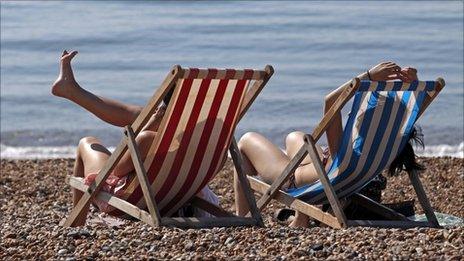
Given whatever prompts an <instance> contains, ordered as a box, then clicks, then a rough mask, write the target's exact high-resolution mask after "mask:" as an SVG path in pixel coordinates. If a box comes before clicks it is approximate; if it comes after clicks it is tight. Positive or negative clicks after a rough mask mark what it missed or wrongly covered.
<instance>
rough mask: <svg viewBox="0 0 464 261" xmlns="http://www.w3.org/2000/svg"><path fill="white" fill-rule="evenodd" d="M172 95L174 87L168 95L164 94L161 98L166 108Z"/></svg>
mask: <svg viewBox="0 0 464 261" xmlns="http://www.w3.org/2000/svg"><path fill="white" fill-rule="evenodd" d="M173 93H174V87H172V88H171V89H170V90H169V91H168V93H166V95H165V96H164V98H163V102H164V104H166V106H168V104H169V101H171V97H172V94H173Z"/></svg>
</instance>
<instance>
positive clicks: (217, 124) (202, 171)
mask: <svg viewBox="0 0 464 261" xmlns="http://www.w3.org/2000/svg"><path fill="white" fill-rule="evenodd" d="M218 72H219V73H218ZM261 72H262V71H253V70H243V71H236V70H232V69H227V70H221V71H218V70H217V69H197V68H190V69H185V73H184V74H183V75H182V77H180V78H179V79H178V80H177V82H176V86H175V89H174V93H173V95H172V98H171V102H170V103H169V105H168V107H167V108H166V113H165V116H164V118H163V121H162V122H161V125H160V128H159V130H158V133H159V136H158V137H157V138H156V139H155V142H154V143H153V144H152V146H151V147H150V149H149V152H148V155H147V157H146V159H145V162H144V166H145V168H146V170H147V175H148V181H149V184H151V187H152V188H153V191H154V193H155V194H156V196H155V198H156V203H157V206H158V208H159V210H160V214H161V215H162V216H170V215H172V214H173V213H174V212H175V211H176V210H178V209H179V208H180V207H181V206H182V205H184V204H185V203H186V202H187V201H188V200H190V199H191V198H192V197H193V196H194V195H195V194H197V193H198V192H199V191H200V190H201V189H202V188H203V187H204V186H205V185H206V184H207V183H208V182H209V181H210V180H211V179H212V178H213V177H214V175H215V174H216V173H217V172H218V171H219V168H220V167H221V163H222V160H223V159H224V156H225V155H226V152H227V149H228V148H229V145H230V142H231V137H232V134H233V132H234V128H235V126H236V124H237V121H238V118H239V112H240V108H241V105H242V102H243V100H244V96H245V93H246V90H247V88H248V85H249V83H250V80H252V79H254V78H257V77H258V76H259V74H260V73H261ZM124 195H125V196H123V199H125V200H127V201H128V202H130V203H132V204H135V205H137V206H138V207H140V208H145V207H146V206H145V200H144V198H143V194H142V190H141V187H140V186H139V181H138V179H136V178H134V179H132V180H131V181H130V184H129V186H128V187H127V188H126V189H125V192H124Z"/></svg>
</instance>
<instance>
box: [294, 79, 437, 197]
mask: <svg viewBox="0 0 464 261" xmlns="http://www.w3.org/2000/svg"><path fill="white" fill-rule="evenodd" d="M434 89H435V82H434V81H414V82H412V83H410V84H409V83H403V82H399V81H395V82H370V81H361V84H360V86H359V89H358V91H356V93H355V95H354V101H353V106H352V108H351V112H350V115H349V117H348V121H347V123H346V126H345V129H344V131H343V137H342V141H341V145H340V146H339V151H338V153H337V155H336V156H335V158H334V160H333V162H332V165H331V166H330V169H329V170H328V177H329V180H330V182H331V184H332V185H333V186H334V189H335V191H336V194H337V195H338V197H339V198H342V197H346V196H349V195H351V194H353V193H355V192H357V191H359V190H361V189H362V188H363V187H364V186H365V185H366V184H368V183H369V182H370V181H371V180H372V179H373V178H375V177H376V176H377V175H378V174H379V173H380V172H381V171H382V170H384V169H385V168H386V167H388V166H389V165H390V163H391V162H392V161H393V159H395V157H396V156H397V155H398V154H399V152H401V150H402V149H403V147H404V145H405V144H406V142H407V139H408V136H409V134H410V132H411V131H412V127H413V125H414V123H415V122H416V120H417V117H418V113H419V110H420V108H421V106H422V103H423V101H424V98H425V96H426V95H427V93H426V91H434ZM287 193H289V194H290V195H292V196H294V197H298V198H300V199H302V200H304V201H306V202H308V203H311V204H324V203H327V198H326V196H325V193H324V190H323V186H322V184H321V182H319V181H317V182H315V183H313V184H309V185H306V186H302V187H300V188H295V189H289V190H287Z"/></svg>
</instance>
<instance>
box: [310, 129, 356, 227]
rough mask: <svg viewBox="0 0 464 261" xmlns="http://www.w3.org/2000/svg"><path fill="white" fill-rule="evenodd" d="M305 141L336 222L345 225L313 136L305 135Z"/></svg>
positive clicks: (343, 215) (343, 214)
mask: <svg viewBox="0 0 464 261" xmlns="http://www.w3.org/2000/svg"><path fill="white" fill-rule="evenodd" d="M305 143H306V147H307V150H308V152H309V156H310V157H311V160H312V162H313V164H314V167H315V169H316V172H317V174H318V176H319V180H320V181H321V183H322V186H323V188H324V192H325V194H326V196H327V199H328V200H329V203H330V206H331V207H332V210H333V211H334V214H335V216H336V217H337V219H338V222H340V225H341V226H342V227H346V226H347V224H348V223H347V221H346V216H345V213H344V212H343V208H342V206H341V204H340V201H339V200H338V197H337V195H336V193H335V190H334V188H333V187H332V184H330V181H329V179H328V177H327V173H326V172H325V169H324V167H323V166H322V162H321V159H320V158H319V154H318V153H317V149H316V146H315V144H316V143H315V141H314V139H313V137H312V136H311V135H306V136H305Z"/></svg>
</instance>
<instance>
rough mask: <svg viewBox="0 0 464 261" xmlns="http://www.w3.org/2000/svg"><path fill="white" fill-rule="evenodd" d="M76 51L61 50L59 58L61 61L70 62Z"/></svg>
mask: <svg viewBox="0 0 464 261" xmlns="http://www.w3.org/2000/svg"><path fill="white" fill-rule="evenodd" d="M76 54H77V51H72V52H71V53H68V52H67V51H66V50H65V51H64V52H63V56H61V60H62V61H63V62H70V61H71V60H72V58H74V56H76Z"/></svg>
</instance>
